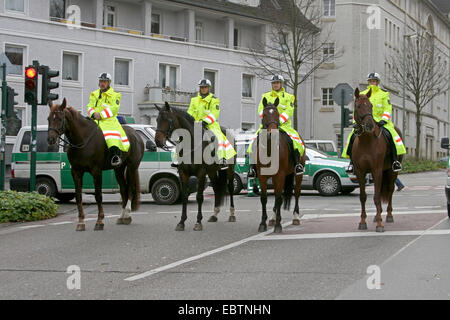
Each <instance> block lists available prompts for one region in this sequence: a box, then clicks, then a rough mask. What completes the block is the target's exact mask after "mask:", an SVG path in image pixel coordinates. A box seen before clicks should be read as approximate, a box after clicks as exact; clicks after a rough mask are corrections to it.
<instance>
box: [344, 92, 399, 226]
mask: <svg viewBox="0 0 450 320" xmlns="http://www.w3.org/2000/svg"><path fill="white" fill-rule="evenodd" d="M371 94H372V90H369V92H368V93H367V95H360V93H359V89H358V88H356V90H355V98H356V99H355V109H354V117H355V122H356V127H355V135H356V137H355V141H354V142H353V147H352V152H351V153H352V156H351V157H352V160H353V166H354V171H355V174H356V176H357V178H358V182H359V188H360V194H359V199H360V202H361V221H360V223H359V230H367V223H366V217H367V215H366V199H367V194H366V190H365V180H366V174H367V173H371V174H372V177H373V179H374V183H375V195H374V197H373V200H374V202H375V206H376V208H377V214H376V216H375V219H374V222H376V223H377V226H376V231H377V232H384V226H383V223H382V218H381V212H382V211H383V209H382V207H381V202H382V201H383V202H384V203H388V207H387V216H386V222H388V223H392V222H394V217H393V216H392V194H393V193H394V189H395V180H396V179H397V175H398V174H397V173H396V172H394V171H392V161H391V160H390V159H389V154H388V151H389V144H388V142H387V141H386V139H385V137H384V135H383V130H382V128H380V127H379V126H378V125H377V124H376V122H375V120H374V119H373V115H372V103H371V102H370V100H369V98H370V96H371ZM395 129H396V130H397V132H398V133H399V135H400V136H401V132H400V130H398V128H395ZM401 158H402V157H399V161H401V160H402V159H401Z"/></svg>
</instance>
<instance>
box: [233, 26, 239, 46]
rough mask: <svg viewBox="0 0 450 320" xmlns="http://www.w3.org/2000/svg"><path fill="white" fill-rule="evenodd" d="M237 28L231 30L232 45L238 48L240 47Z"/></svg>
mask: <svg viewBox="0 0 450 320" xmlns="http://www.w3.org/2000/svg"><path fill="white" fill-rule="evenodd" d="M239 40H240V39H239V29H236V28H235V29H234V31H233V46H234V48H235V49H238V48H239V47H240V45H239V43H240V41H239Z"/></svg>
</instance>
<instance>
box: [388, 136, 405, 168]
mask: <svg viewBox="0 0 450 320" xmlns="http://www.w3.org/2000/svg"><path fill="white" fill-rule="evenodd" d="M389 141H390V142H391V143H390V145H391V151H392V171H394V172H399V171H401V170H402V169H403V168H402V164H401V163H400V161H398V155H397V147H396V146H395V144H394V141H393V140H392V138H391V139H390V140H389Z"/></svg>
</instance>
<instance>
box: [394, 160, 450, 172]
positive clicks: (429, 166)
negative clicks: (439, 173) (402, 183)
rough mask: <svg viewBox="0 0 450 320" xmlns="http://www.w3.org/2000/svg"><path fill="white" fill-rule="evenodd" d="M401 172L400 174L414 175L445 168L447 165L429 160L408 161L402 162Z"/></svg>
mask: <svg viewBox="0 0 450 320" xmlns="http://www.w3.org/2000/svg"><path fill="white" fill-rule="evenodd" d="M402 165H403V170H402V171H400V173H416V172H425V171H434V170H439V169H445V168H447V163H445V162H437V161H430V160H415V159H408V160H405V161H403V163H402Z"/></svg>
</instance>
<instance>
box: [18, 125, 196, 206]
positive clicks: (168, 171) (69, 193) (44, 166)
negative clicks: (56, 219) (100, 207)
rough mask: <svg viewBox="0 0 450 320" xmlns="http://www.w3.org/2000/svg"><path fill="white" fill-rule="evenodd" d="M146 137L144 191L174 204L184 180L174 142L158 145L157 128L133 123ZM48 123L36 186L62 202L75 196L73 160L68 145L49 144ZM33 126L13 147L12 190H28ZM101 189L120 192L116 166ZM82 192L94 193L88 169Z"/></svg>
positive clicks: (40, 132) (42, 129)
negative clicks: (175, 158)
mask: <svg viewBox="0 0 450 320" xmlns="http://www.w3.org/2000/svg"><path fill="white" fill-rule="evenodd" d="M128 126H130V127H132V128H134V129H135V130H136V131H137V133H138V134H139V136H140V137H141V138H142V140H143V141H144V145H145V146H146V151H145V152H144V157H143V159H142V162H141V164H140V166H139V179H140V189H141V192H142V193H151V194H152V197H153V200H154V201H155V202H156V203H157V204H173V203H175V202H176V201H177V200H178V199H179V198H180V194H181V182H180V178H179V175H178V171H177V170H176V169H175V168H172V167H171V163H172V154H173V150H174V149H173V148H174V146H171V149H169V150H163V149H160V148H157V147H156V144H155V131H154V130H153V129H152V128H151V126H149V125H142V124H130V125H128ZM47 132H48V127H47V126H46V125H41V126H38V128H37V155H36V158H37V166H36V167H37V168H36V188H37V191H38V192H39V193H41V194H44V195H47V196H50V197H55V198H57V199H58V200H60V201H62V202H66V201H70V200H72V199H73V198H74V197H75V184H74V181H73V179H72V174H71V170H70V163H69V160H68V158H67V153H66V151H67V146H49V145H48V144H47ZM30 141H31V131H30V127H29V126H27V127H23V128H21V129H20V131H19V133H18V134H17V139H16V143H15V145H14V147H13V153H12V161H11V162H12V163H11V175H12V179H11V180H10V188H11V190H17V191H28V190H29V177H30V161H29V156H30V153H29V151H30ZM102 180H103V181H102V182H103V185H102V191H103V192H104V193H119V192H120V190H119V185H118V183H117V181H116V177H115V174H114V170H106V171H103V179H102ZM189 185H190V186H189V191H190V192H195V191H197V179H196V178H195V177H191V179H190V183H189ZM83 192H85V193H95V188H94V181H93V178H92V176H91V175H90V174H89V173H87V174H85V175H84V179H83Z"/></svg>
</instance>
